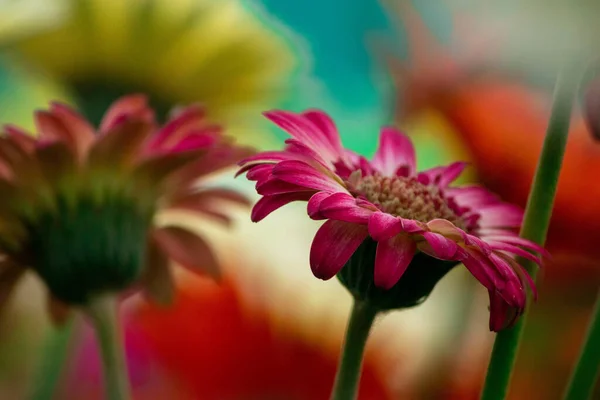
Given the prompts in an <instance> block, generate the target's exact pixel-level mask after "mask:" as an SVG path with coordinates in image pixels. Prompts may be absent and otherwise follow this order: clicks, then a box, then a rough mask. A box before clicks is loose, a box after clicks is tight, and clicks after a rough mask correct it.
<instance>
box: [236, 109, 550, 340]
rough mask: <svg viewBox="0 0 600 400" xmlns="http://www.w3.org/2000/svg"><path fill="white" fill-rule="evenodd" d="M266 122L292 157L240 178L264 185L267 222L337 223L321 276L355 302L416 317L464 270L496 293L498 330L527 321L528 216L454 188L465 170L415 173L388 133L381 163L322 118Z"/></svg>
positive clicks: (410, 155)
mask: <svg viewBox="0 0 600 400" xmlns="http://www.w3.org/2000/svg"><path fill="white" fill-rule="evenodd" d="M266 116H267V117H268V118H269V119H270V120H271V121H273V122H274V123H275V124H277V125H278V126H279V127H281V128H282V129H283V130H285V131H286V132H287V133H289V134H290V135H291V136H292V138H291V139H288V140H287V141H286V143H287V147H286V149H285V150H283V151H271V152H264V153H259V154H257V155H255V156H252V157H249V158H247V159H245V160H243V161H242V162H241V163H240V165H241V166H242V168H241V169H240V172H239V173H244V172H247V177H248V179H250V180H253V181H256V182H257V184H256V190H257V192H258V193H259V194H261V195H262V196H263V198H262V199H261V200H260V201H259V202H258V203H257V204H256V205H255V207H254V209H253V211H252V220H253V221H260V220H261V219H263V218H264V217H266V216H267V215H269V214H270V213H272V212H273V211H275V210H276V209H278V208H280V207H282V206H284V205H286V204H288V203H290V202H293V201H308V214H309V216H310V217H311V218H312V219H315V220H327V221H326V222H325V224H324V225H323V226H322V227H321V228H320V229H319V231H318V232H317V234H316V236H315V238H314V241H313V245H312V248H311V255H310V264H311V268H312V271H313V274H314V275H315V276H316V277H318V278H321V279H330V278H332V277H333V276H335V275H338V276H339V278H340V280H341V281H342V283H343V284H344V285H345V286H346V287H347V288H348V289H349V290H350V291H351V293H352V294H353V295H354V296H355V297H357V298H359V299H361V300H366V301H369V302H371V303H372V304H373V305H374V306H376V307H378V308H380V309H393V308H400V307H410V306H413V305H416V304H419V303H420V302H422V301H423V299H424V298H425V297H426V296H428V295H429V293H430V292H431V290H432V289H433V287H434V285H435V284H436V283H437V281H438V280H439V279H441V277H442V276H443V275H445V274H446V273H447V272H448V271H449V270H450V269H451V268H452V267H453V266H455V265H457V264H459V263H461V262H462V263H463V264H464V265H465V266H466V267H467V269H468V270H469V271H470V272H471V273H472V274H473V275H474V276H475V277H476V278H477V279H478V280H479V281H480V282H481V283H482V284H483V285H484V286H485V287H486V288H487V289H488V292H489V296H490V309H491V315H490V329H492V330H500V329H503V328H505V327H507V326H510V325H512V324H513V323H514V322H515V321H516V319H517V318H518V316H519V315H520V314H521V313H522V312H523V310H524V307H525V303H526V298H527V296H526V290H525V287H526V286H528V285H529V286H530V287H531V289H533V290H535V288H534V285H533V282H531V279H530V277H529V275H528V274H527V273H526V272H525V271H524V270H523V269H522V267H521V266H520V265H519V264H518V263H517V262H516V261H515V259H514V256H513V255H520V256H523V257H526V258H528V259H530V260H532V261H534V262H536V263H538V264H539V263H540V262H541V261H540V259H539V258H538V257H537V256H535V255H533V254H532V253H530V252H529V251H537V252H543V249H542V248H541V247H540V246H537V245H536V244H534V243H531V242H529V241H527V240H524V239H521V238H519V237H518V236H517V234H516V232H515V231H514V228H517V227H518V226H520V224H521V220H522V212H521V210H520V209H519V208H518V207H516V206H513V205H511V204H507V203H503V202H501V201H500V200H499V199H498V198H497V197H496V196H494V195H493V194H491V193H490V192H488V191H487V190H485V189H484V188H482V187H477V186H467V187H450V186H449V185H450V184H451V183H452V182H453V181H454V180H455V179H456V178H457V177H458V176H459V175H460V173H461V172H462V170H463V169H464V167H465V163H463V162H456V163H454V164H451V165H449V166H447V167H435V168H432V169H429V170H426V171H423V172H417V171H416V170H415V152H414V148H413V146H412V143H411V142H410V140H409V139H408V138H407V137H406V136H404V135H403V134H401V133H400V132H398V131H396V130H395V129H393V128H383V129H382V132H381V138H380V144H379V149H378V150H377V152H376V154H375V156H374V158H373V160H371V161H368V160H367V159H366V158H364V157H362V156H359V155H357V154H355V153H353V152H351V151H349V150H347V149H344V148H343V147H342V144H341V141H340V137H339V134H338V132H337V129H336V127H335V125H334V123H333V121H332V120H331V119H330V118H329V117H328V116H327V115H326V114H325V113H323V112H321V111H307V112H304V113H302V114H294V113H290V112H285V111H273V112H269V113H267V114H266Z"/></svg>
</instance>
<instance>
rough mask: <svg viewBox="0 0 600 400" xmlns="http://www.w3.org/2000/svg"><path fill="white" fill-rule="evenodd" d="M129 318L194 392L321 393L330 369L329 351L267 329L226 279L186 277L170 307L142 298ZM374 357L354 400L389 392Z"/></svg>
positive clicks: (298, 396) (260, 313)
mask: <svg viewBox="0 0 600 400" xmlns="http://www.w3.org/2000/svg"><path fill="white" fill-rule="evenodd" d="M190 316H194V317H193V318H190ZM128 324H129V325H131V326H132V327H135V328H136V329H137V330H138V331H139V332H140V334H142V335H143V337H144V341H145V342H146V343H147V345H146V348H147V349H148V350H149V351H150V353H151V354H152V356H153V358H154V359H155V360H156V362H157V363H158V364H159V365H161V366H162V367H163V368H164V370H165V372H166V373H167V375H166V376H172V377H173V378H177V379H178V380H179V382H181V384H182V386H183V388H185V389H187V390H188V391H189V392H190V393H191V394H192V395H193V398H202V399H206V400H237V399H273V400H277V399H282V400H283V399H285V400H288V399H293V400H315V399H325V398H327V397H328V395H329V391H330V389H331V382H332V381H333V378H334V375H335V367H336V358H337V354H336V353H337V352H336V351H333V350H332V351H325V350H324V349H323V347H319V346H318V345H317V343H316V341H315V342H311V341H309V340H307V339H306V338H304V337H302V336H300V335H298V334H297V333H293V332H283V331H281V330H280V331H277V330H275V329H273V326H272V322H271V321H269V316H268V315H267V312H266V310H264V309H261V308H256V307H251V306H250V305H249V304H247V303H246V302H245V300H244V299H243V298H242V296H241V294H240V291H239V287H238V284H236V283H234V281H232V280H229V279H227V280H225V281H224V282H223V283H222V284H221V285H219V287H217V286H216V285H215V284H214V283H211V282H207V281H204V282H199V281H198V280H193V281H189V280H188V281H187V283H186V284H185V285H182V287H181V288H180V290H178V291H177V298H176V301H175V303H174V304H173V307H171V308H169V309H159V308H156V307H154V306H152V305H150V304H143V305H141V307H137V308H136V309H135V310H134V311H133V314H132V315H131V318H130V319H129V322H128ZM322 336H326V334H325V333H323V334H322ZM376 364H377V360H376V358H375V357H373V355H372V354H371V353H367V358H366V360H365V368H364V374H363V377H362V385H361V391H360V395H359V399H361V400H379V399H391V398H392V395H391V393H390V392H391V390H390V388H389V387H386V385H385V384H384V382H382V380H383V377H381V376H380V375H378V373H377V372H378V371H377V369H376V368H375V367H376Z"/></svg>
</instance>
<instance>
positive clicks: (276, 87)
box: [6, 0, 296, 142]
mask: <svg viewBox="0 0 600 400" xmlns="http://www.w3.org/2000/svg"><path fill="white" fill-rule="evenodd" d="M52 3H56V6H57V7H58V6H59V5H62V6H63V7H64V8H66V12H68V16H67V18H64V19H63V20H61V21H60V23H58V24H56V26H53V27H51V29H46V30H43V31H41V32H38V33H36V34H31V35H28V36H26V37H24V38H22V39H21V40H15V41H13V42H12V43H11V44H10V46H7V47H6V50H8V53H7V54H9V55H11V56H15V58H16V59H17V60H20V61H21V62H22V63H24V64H25V66H26V67H27V68H28V69H30V70H34V71H35V70H37V71H39V72H41V73H43V74H46V75H49V76H51V77H53V78H57V79H58V80H59V81H60V82H63V83H64V84H65V85H66V87H67V89H68V90H69V91H70V92H71V94H72V97H71V98H72V99H73V100H74V101H75V103H76V104H78V106H79V108H80V109H82V110H83V112H84V114H85V115H86V117H88V118H89V119H90V120H91V121H92V122H94V123H98V122H99V121H100V119H101V117H102V113H103V112H104V110H105V109H106V107H108V105H109V104H110V102H111V101H112V99H115V98H117V97H120V96H122V95H124V94H126V93H132V92H143V93H147V94H148V95H149V98H150V102H151V103H152V104H153V106H154V107H155V108H156V110H157V112H158V113H159V116H160V117H161V118H162V117H163V116H165V114H166V113H167V111H168V110H169V109H170V107H171V105H172V104H188V103H193V102H201V103H202V104H205V105H206V106H207V118H208V119H209V120H210V121H211V122H218V123H219V124H225V125H227V129H228V132H229V134H231V135H235V136H237V135H238V134H239V136H240V137H241V138H243V139H244V140H246V141H248V142H250V141H251V140H255V139H256V137H257V136H256V135H262V134H263V133H260V132H264V130H260V129H255V127H256V123H257V122H259V121H260V120H258V119H257V118H256V117H255V115H257V114H258V111H259V110H262V109H264V107H265V106H274V102H275V101H277V100H278V99H280V98H281V97H282V96H283V95H284V94H285V91H286V89H288V88H289V85H290V82H291V74H292V73H293V72H294V70H295V67H296V61H295V59H294V56H293V54H292V52H291V51H290V46H289V44H288V43H286V40H285V39H284V38H283V37H282V33H281V32H277V30H276V29H275V28H274V27H272V26H269V25H268V24H267V22H265V21H266V20H267V19H266V18H260V16H259V15H254V14H253V13H254V10H250V9H248V7H249V6H248V5H246V4H244V3H243V2H242V1H240V0H205V1H194V2H190V1H184V0H176V1H171V0H168V1H167V0H142V1H135V2H131V1H121V0H108V1H107V0H62V1H60V2H59V1H57V0H53V2H52ZM258 12H259V11H258V10H257V11H256V13H258ZM274 60H276V61H274ZM252 125H254V129H253V127H252Z"/></svg>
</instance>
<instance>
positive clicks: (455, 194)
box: [444, 186, 500, 208]
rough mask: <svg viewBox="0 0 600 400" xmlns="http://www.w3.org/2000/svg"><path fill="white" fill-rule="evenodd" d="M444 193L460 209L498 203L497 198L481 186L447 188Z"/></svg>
mask: <svg viewBox="0 0 600 400" xmlns="http://www.w3.org/2000/svg"><path fill="white" fill-rule="evenodd" d="M444 193H445V195H446V196H448V197H449V198H452V199H454V200H455V201H456V202H457V203H458V204H459V205H460V206H461V207H464V206H469V207H470V208H473V207H481V206H485V205H488V204H496V203H499V202H500V199H499V198H498V196H496V195H495V194H493V193H492V192H490V191H489V190H487V189H486V188H484V187H482V186H466V187H457V188H448V189H446V191H445V192H444Z"/></svg>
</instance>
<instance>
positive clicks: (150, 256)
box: [141, 237, 175, 305]
mask: <svg viewBox="0 0 600 400" xmlns="http://www.w3.org/2000/svg"><path fill="white" fill-rule="evenodd" d="M141 284H142V287H143V289H144V292H145V294H146V295H147V296H148V297H150V298H151V299H152V300H154V301H156V302H157V303H158V304H161V305H169V304H171V303H172V302H173V299H174V297H175V284H174V281H173V275H172V273H171V268H169V258H168V257H167V255H166V254H165V252H164V251H162V249H161V248H160V246H159V244H158V243H157V242H156V240H154V238H152V237H151V238H150V240H148V249H147V255H146V264H145V266H144V270H143V275H142V278H141Z"/></svg>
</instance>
